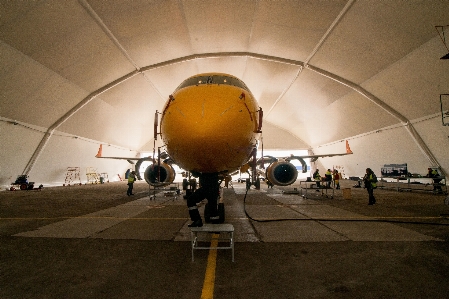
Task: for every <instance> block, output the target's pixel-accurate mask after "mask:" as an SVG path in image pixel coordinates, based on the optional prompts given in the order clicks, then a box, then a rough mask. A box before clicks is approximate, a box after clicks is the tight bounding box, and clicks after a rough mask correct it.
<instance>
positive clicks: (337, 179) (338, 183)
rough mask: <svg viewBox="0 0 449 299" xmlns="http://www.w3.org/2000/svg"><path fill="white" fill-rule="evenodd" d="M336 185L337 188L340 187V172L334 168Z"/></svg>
mask: <svg viewBox="0 0 449 299" xmlns="http://www.w3.org/2000/svg"><path fill="white" fill-rule="evenodd" d="M333 179H334V185H335V189H340V174H339V173H338V170H337V169H334V177H333Z"/></svg>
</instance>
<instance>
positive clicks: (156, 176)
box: [144, 162, 176, 187]
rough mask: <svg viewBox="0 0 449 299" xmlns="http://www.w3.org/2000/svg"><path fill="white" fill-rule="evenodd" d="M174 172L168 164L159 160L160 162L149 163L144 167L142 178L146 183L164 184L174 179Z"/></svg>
mask: <svg viewBox="0 0 449 299" xmlns="http://www.w3.org/2000/svg"><path fill="white" fill-rule="evenodd" d="M175 176H176V172H175V170H174V168H173V166H171V165H170V164H167V163H165V162H161V164H159V165H158V164H151V165H150V166H148V167H147V169H145V174H144V178H145V181H146V182H147V183H148V185H151V186H158V187H161V186H166V185H168V184H171V183H172V182H173V181H174V180H175Z"/></svg>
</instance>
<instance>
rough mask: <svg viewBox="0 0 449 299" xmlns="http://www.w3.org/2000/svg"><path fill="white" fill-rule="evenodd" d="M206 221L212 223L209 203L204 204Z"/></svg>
mask: <svg viewBox="0 0 449 299" xmlns="http://www.w3.org/2000/svg"><path fill="white" fill-rule="evenodd" d="M204 221H206V223H210V212H209V203H207V204H206V205H205V206H204Z"/></svg>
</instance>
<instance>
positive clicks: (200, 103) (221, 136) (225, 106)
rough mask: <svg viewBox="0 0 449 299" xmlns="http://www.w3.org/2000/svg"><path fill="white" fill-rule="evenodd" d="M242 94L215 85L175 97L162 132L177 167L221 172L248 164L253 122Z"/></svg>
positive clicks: (163, 122) (168, 109)
mask: <svg viewBox="0 0 449 299" xmlns="http://www.w3.org/2000/svg"><path fill="white" fill-rule="evenodd" d="M217 88H222V89H221V90H217ZM240 94H241V92H240V91H239V90H236V88H234V87H232V86H224V88H223V87H219V86H216V85H215V86H202V87H198V86H193V87H190V88H187V90H181V91H180V92H178V94H176V95H174V98H175V100H174V101H172V102H171V103H170V104H169V106H168V107H167V108H166V109H165V111H164V115H163V118H162V120H161V132H162V137H163V140H164V142H165V144H166V146H167V151H168V153H169V154H170V156H171V157H172V158H173V159H174V160H175V162H176V163H178V164H179V165H180V166H181V167H182V168H184V169H187V170H191V171H199V172H220V171H225V170H231V169H236V168H238V167H239V166H240V165H242V164H243V163H245V162H246V160H247V158H248V156H249V155H250V153H251V151H252V148H253V147H254V145H255V133H254V132H253V131H254V120H253V117H252V115H251V113H250V110H249V107H248V104H247V103H245V101H244V100H242V99H240V98H239V95H240ZM252 106H254V105H251V108H253V109H254V107H252ZM198 158H199V159H198Z"/></svg>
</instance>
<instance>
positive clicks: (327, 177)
mask: <svg viewBox="0 0 449 299" xmlns="http://www.w3.org/2000/svg"><path fill="white" fill-rule="evenodd" d="M324 180H325V181H326V188H330V187H331V183H332V172H331V170H330V169H327V171H326V173H325V174H324Z"/></svg>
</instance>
